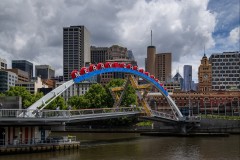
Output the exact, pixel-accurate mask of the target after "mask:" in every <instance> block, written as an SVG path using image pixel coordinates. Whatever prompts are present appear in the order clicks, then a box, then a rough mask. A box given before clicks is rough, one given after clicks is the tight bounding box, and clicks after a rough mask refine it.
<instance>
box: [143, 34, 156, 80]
mask: <svg viewBox="0 0 240 160" xmlns="http://www.w3.org/2000/svg"><path fill="white" fill-rule="evenodd" d="M155 56H156V47H155V46H153V45H152V30H151V46H148V47H147V59H146V65H145V70H146V71H147V72H149V73H150V74H152V75H155Z"/></svg>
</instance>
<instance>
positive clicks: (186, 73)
mask: <svg viewBox="0 0 240 160" xmlns="http://www.w3.org/2000/svg"><path fill="white" fill-rule="evenodd" d="M183 78H184V81H183V82H184V83H183V84H184V91H190V90H191V89H192V86H191V84H192V66H191V65H184V66H183Z"/></svg>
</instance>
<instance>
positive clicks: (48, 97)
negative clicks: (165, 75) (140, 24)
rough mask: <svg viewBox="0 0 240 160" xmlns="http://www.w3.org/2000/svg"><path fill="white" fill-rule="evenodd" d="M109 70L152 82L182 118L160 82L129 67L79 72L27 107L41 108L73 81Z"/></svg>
mask: <svg viewBox="0 0 240 160" xmlns="http://www.w3.org/2000/svg"><path fill="white" fill-rule="evenodd" d="M110 72H122V73H129V74H133V75H136V76H139V77H141V78H143V79H145V80H146V81H148V82H149V83H151V84H153V85H154V86H155V87H156V88H157V89H158V91H159V92H160V93H162V95H163V96H164V97H165V98H166V99H167V101H168V103H169V105H170V107H171V109H172V111H173V112H174V115H175V116H176V118H177V119H178V120H182V119H183V115H182V113H181V112H180V110H179V109H178V107H177V105H176V104H175V102H174V101H173V100H172V98H171V97H170V96H169V94H168V92H167V91H166V90H165V89H164V88H163V87H162V86H161V85H160V83H158V82H157V81H156V80H155V79H154V78H152V77H150V76H148V75H146V74H144V73H142V72H139V71H138V70H134V69H130V68H102V69H98V70H93V71H92V72H88V73H85V74H82V75H80V74H79V75H78V76H77V77H76V78H74V79H73V80H70V81H68V82H66V83H64V84H62V85H61V86H59V87H57V88H56V89H54V90H53V91H51V92H50V93H48V94H47V95H45V96H44V97H42V98H41V99H39V100H38V101H37V102H35V103H34V104H33V105H31V106H30V107H29V108H28V109H37V108H39V107H40V106H42V108H41V109H43V108H44V107H45V106H46V105H47V104H49V103H50V102H51V101H52V100H54V99H55V98H56V97H57V96H59V95H60V94H61V93H62V92H64V91H65V90H66V89H67V88H69V87H70V86H72V85H73V84H74V83H79V82H82V81H84V80H86V79H89V78H91V77H93V76H96V75H100V74H104V73H110ZM46 102H47V103H46Z"/></svg>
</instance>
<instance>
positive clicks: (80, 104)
mask: <svg viewBox="0 0 240 160" xmlns="http://www.w3.org/2000/svg"><path fill="white" fill-rule="evenodd" d="M67 103H68V105H70V106H71V107H72V109H86V108H89V106H90V101H89V99H86V98H84V95H81V96H73V97H71V98H69V99H68V101H67Z"/></svg>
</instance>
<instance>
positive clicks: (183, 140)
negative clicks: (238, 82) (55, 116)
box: [0, 133, 240, 160]
mask: <svg viewBox="0 0 240 160" xmlns="http://www.w3.org/2000/svg"><path fill="white" fill-rule="evenodd" d="M68 134H69V133H68ZM68 134H62V135H68ZM71 135H77V137H78V139H79V140H81V142H82V145H81V148H80V149H75V150H67V151H56V152H45V153H32V154H18V155H5V156H0V160H158V159H162V160H215V159H216V160H224V159H227V160H240V135H231V136H230V137H149V136H140V135H139V134H128V133H127V134H123V133H121V134H116V133H71Z"/></svg>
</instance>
